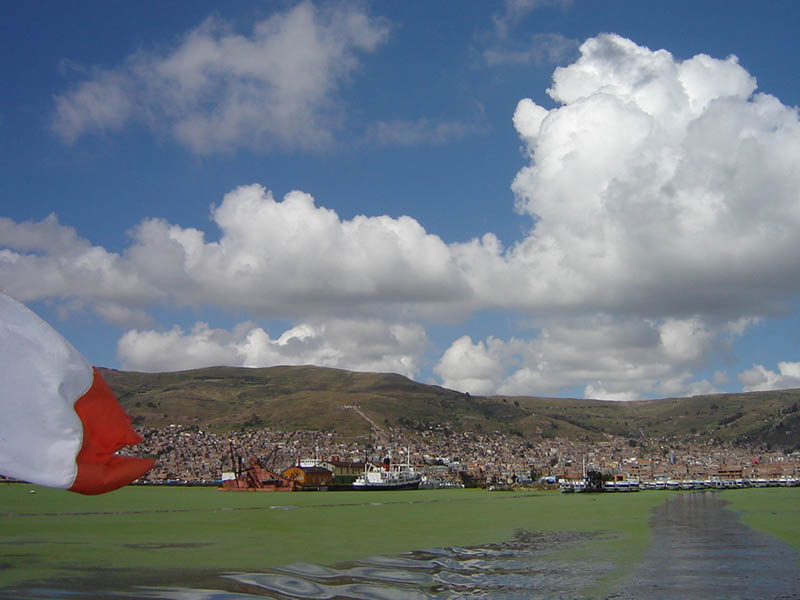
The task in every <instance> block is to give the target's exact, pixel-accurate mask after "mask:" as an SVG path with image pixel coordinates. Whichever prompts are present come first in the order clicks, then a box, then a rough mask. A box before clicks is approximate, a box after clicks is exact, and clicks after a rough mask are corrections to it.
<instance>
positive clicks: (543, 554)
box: [0, 492, 800, 600]
mask: <svg viewBox="0 0 800 600" xmlns="http://www.w3.org/2000/svg"><path fill="white" fill-rule="evenodd" d="M651 532H652V536H653V544H652V546H651V548H650V550H649V551H648V554H647V555H646V556H645V557H643V559H642V562H641V564H639V565H638V566H637V567H636V568H635V569H634V572H633V574H632V575H631V576H630V577H629V578H628V579H627V580H626V581H624V582H622V583H621V584H620V585H619V587H618V589H617V590H616V591H615V592H614V593H612V594H611V595H610V596H609V597H610V598H619V599H633V598H655V599H661V598H670V599H672V598H725V599H726V600H730V599H735V598H798V599H800V571H798V567H797V564H798V563H797V561H798V558H800V557H799V556H798V553H797V552H796V551H795V550H793V549H792V548H791V547H789V546H787V545H786V544H783V543H781V542H778V541H776V540H774V539H773V538H771V537H769V536H767V535H765V534H761V533H758V532H756V531H753V530H750V529H748V528H747V527H745V526H743V525H742V524H741V523H740V522H739V521H738V519H737V518H736V515H735V514H734V513H733V512H732V511H730V510H728V509H726V508H724V502H723V501H722V499H721V497H720V495H719V494H718V493H713V492H705V493H704V492H698V493H690V494H678V495H676V496H674V497H673V498H671V499H670V500H669V501H667V502H666V503H665V504H663V505H661V506H659V507H658V508H657V509H656V510H655V511H654V513H653V516H652V518H651ZM593 537H595V536H594V535H593V534H587V533H580V532H556V533H540V532H523V531H520V532H518V533H517V535H516V536H515V538H514V539H513V540H511V541H509V542H506V543H502V544H495V545H489V546H485V547H477V548H444V549H430V550H422V551H419V552H413V553H408V554H402V555H400V556H374V557H370V558H367V559H365V560H362V561H358V562H355V563H348V564H342V565H338V567H337V568H331V567H325V566H321V565H314V564H308V563H297V564H293V565H289V566H286V567H282V568H279V569H271V570H265V571H263V572H258V573H241V572H240V573H224V574H220V575H214V576H212V577H211V578H210V579H208V580H202V581H201V580H195V582H194V583H193V584H192V587H187V586H184V585H181V582H180V578H179V577H178V576H177V574H176V578H175V580H173V581H171V582H169V584H170V585H169V586H163V587H162V586H149V587H142V586H138V587H129V588H127V589H117V590H113V591H107V590H98V589H96V588H95V589H93V590H88V591H87V590H86V589H82V590H63V589H60V590H52V589H26V590H13V591H9V592H7V593H6V592H3V591H2V590H0V598H3V599H7V598H14V599H19V600H21V599H24V598H29V599H31V600H34V599H36V600H42V599H45V598H47V599H51V598H59V599H61V598H88V599H95V598H109V597H112V598H120V599H126V598H128V599H130V598H150V599H158V600H243V599H248V598H249V599H263V598H276V599H283V600H290V599H327V598H330V599H336V598H343V599H345V598H349V599H365V600H367V599H369V600H407V599H408V600H412V599H413V600H416V599H418V598H443V599H452V598H499V599H501V600H502V599H520V600H521V599H529V598H578V597H583V596H584V594H585V593H586V592H585V591H586V590H588V589H592V586H594V585H595V584H597V582H598V581H600V580H601V579H602V578H603V577H604V576H607V575H609V574H610V573H611V572H612V571H613V565H612V564H610V563H609V562H607V561H606V560H605V559H604V557H603V556H599V555H598V553H594V554H592V555H590V556H587V554H588V553H587V552H574V553H571V554H570V553H563V552H558V553H557V554H556V552H557V551H562V550H564V549H568V548H570V547H572V548H576V549H580V548H582V547H583V545H584V543H585V542H587V541H589V540H590V539H591V538H593ZM570 555H573V556H574V558H568V557H569V556H570ZM565 557H567V558H565ZM118 585H119V587H122V588H124V587H125V586H123V585H122V584H119V583H118ZM9 594H10V595H9Z"/></svg>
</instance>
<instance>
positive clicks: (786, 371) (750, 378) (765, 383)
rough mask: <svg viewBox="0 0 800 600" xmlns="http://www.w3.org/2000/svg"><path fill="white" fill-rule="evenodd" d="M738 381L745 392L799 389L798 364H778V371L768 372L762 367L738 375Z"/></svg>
mask: <svg viewBox="0 0 800 600" xmlns="http://www.w3.org/2000/svg"><path fill="white" fill-rule="evenodd" d="M739 381H741V382H742V389H743V391H745V392H757V391H765V390H780V389H788V388H800V362H786V361H781V362H779V363H778V371H777V372H775V371H770V370H769V369H767V368H766V367H765V366H763V365H753V368H752V369H748V370H747V371H743V372H742V373H739Z"/></svg>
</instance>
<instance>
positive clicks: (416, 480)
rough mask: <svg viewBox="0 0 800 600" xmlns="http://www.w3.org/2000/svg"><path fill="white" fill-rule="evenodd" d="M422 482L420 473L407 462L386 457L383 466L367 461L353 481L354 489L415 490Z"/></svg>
mask: <svg viewBox="0 0 800 600" xmlns="http://www.w3.org/2000/svg"><path fill="white" fill-rule="evenodd" d="M421 482H422V474H421V473H417V472H416V471H415V470H414V468H413V467H412V466H411V465H410V464H409V463H408V462H405V463H392V462H391V460H390V459H388V458H387V459H386V460H385V461H384V463H383V467H382V468H381V467H377V466H375V465H374V464H372V463H367V464H366V466H365V467H364V473H362V474H361V475H360V476H359V477H358V478H357V479H356V480H355V481H354V482H353V489H354V490H416V489H418V488H419V484H420V483H421Z"/></svg>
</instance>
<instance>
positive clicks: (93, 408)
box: [69, 368, 155, 494]
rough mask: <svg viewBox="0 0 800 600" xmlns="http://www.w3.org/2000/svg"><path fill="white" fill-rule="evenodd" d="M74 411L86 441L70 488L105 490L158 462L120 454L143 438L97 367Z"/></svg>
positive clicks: (90, 492)
mask: <svg viewBox="0 0 800 600" xmlns="http://www.w3.org/2000/svg"><path fill="white" fill-rule="evenodd" d="M75 412H76V413H78V417H80V420H81V422H82V423H83V444H82V445H81V450H80V452H78V456H77V457H76V459H75V462H76V463H77V464H78V475H77V476H76V477H75V483H74V484H73V485H72V487H71V488H69V489H70V491H72V492H78V493H80V494H103V493H105V492H110V491H112V490H116V489H117V488H120V487H122V486H124V485H127V484H129V483H130V482H131V481H133V480H134V479H137V478H138V477H141V476H142V475H144V474H145V473H147V472H148V471H149V470H150V469H152V468H153V465H155V461H154V460H153V459H152V458H133V457H129V456H117V455H115V454H114V453H115V452H116V451H117V450H119V449H120V448H122V447H124V446H132V445H134V444H138V443H139V442H141V441H142V436H140V435H139V434H138V433H136V432H135V431H134V430H133V428H132V427H131V420H130V417H128V415H126V414H125V411H124V410H123V409H122V407H121V406H120V404H119V402H117V399H116V398H115V397H114V393H113V392H112V391H111V388H110V387H109V385H108V384H107V383H106V381H105V379H103V377H102V376H101V375H100V373H99V372H98V371H97V369H96V368H95V369H94V381H93V382H92V387H91V388H89V391H88V392H86V393H85V394H84V395H83V396H81V397H80V398H78V400H77V401H76V402H75Z"/></svg>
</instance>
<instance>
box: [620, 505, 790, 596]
mask: <svg viewBox="0 0 800 600" xmlns="http://www.w3.org/2000/svg"><path fill="white" fill-rule="evenodd" d="M724 505H725V503H724V501H723V500H722V498H721V497H720V494H718V493H715V492H695V493H692V494H679V495H677V496H675V497H674V498H672V499H671V500H670V501H669V502H666V503H665V504H663V505H661V506H659V507H657V508H656V509H655V510H654V511H653V516H652V518H651V520H650V532H651V535H652V537H653V543H652V544H651V546H650V550H649V551H648V553H647V556H646V557H645V558H644V561H643V562H642V563H641V564H640V565H639V567H638V568H637V570H636V572H635V573H634V575H633V576H632V577H631V578H630V579H629V580H628V581H627V582H625V584H624V585H622V586H621V587H620V590H619V592H618V594H615V595H613V596H612V597H613V598H626V599H627V598H654V599H661V598H664V599H666V598H670V599H673V598H704V599H705V598H719V599H726V600H727V599H731V598H787V599H788V598H800V569H799V568H798V560H800V555H798V553H797V551H795V550H794V549H793V548H792V547H791V546H789V545H788V544H784V543H783V542H780V541H779V540H776V539H775V538H772V537H770V536H768V535H766V534H764V533H761V532H758V531H755V530H753V529H750V528H749V527H746V526H744V525H743V524H742V523H741V522H740V521H739V520H738V518H737V516H736V514H735V513H734V512H733V511H731V510H729V509H727V508H725V507H724Z"/></svg>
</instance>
